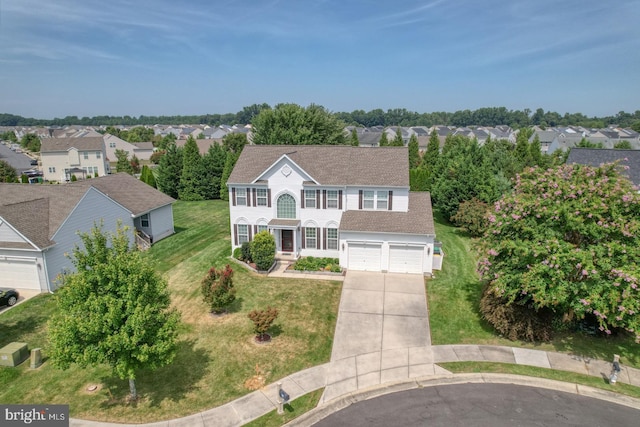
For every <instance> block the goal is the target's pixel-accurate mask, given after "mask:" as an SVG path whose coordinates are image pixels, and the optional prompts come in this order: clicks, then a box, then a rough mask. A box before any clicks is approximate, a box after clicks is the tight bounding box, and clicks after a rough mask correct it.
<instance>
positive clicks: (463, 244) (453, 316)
mask: <svg viewBox="0 0 640 427" xmlns="http://www.w3.org/2000/svg"><path fill="white" fill-rule="evenodd" d="M436 236H437V238H438V240H440V241H442V242H443V250H444V252H445V257H444V263H443V269H442V271H440V272H436V278H435V279H428V280H427V281H426V283H427V298H428V303H429V320H430V326H431V341H432V343H433V344H434V345H437V344H487V345H507V346H514V347H527V348H534V349H537V350H545V351H557V352H563V353H572V354H578V355H582V356H587V357H591V358H596V359H601V360H613V354H619V355H621V358H622V359H621V360H622V363H623V364H626V365H629V366H633V367H636V368H638V367H640V344H636V343H635V342H634V341H633V339H632V338H631V337H630V336H616V337H613V336H612V337H597V336H590V335H587V334H584V333H581V332H575V333H562V334H556V336H555V337H554V339H553V341H551V342H550V343H535V344H533V343H526V342H521V341H510V340H507V339H505V338H502V337H500V336H498V335H497V332H495V330H494V329H493V327H491V325H489V324H488V323H487V322H486V321H484V320H483V319H482V317H481V315H480V312H479V301H480V295H481V293H482V286H481V285H480V283H479V281H478V277H477V275H476V273H475V263H476V256H475V251H474V248H473V240H472V239H470V238H469V237H467V236H466V235H465V234H464V233H462V232H461V231H460V230H458V229H456V228H455V227H453V226H451V225H449V224H447V223H446V222H445V221H443V220H442V218H438V217H436Z"/></svg>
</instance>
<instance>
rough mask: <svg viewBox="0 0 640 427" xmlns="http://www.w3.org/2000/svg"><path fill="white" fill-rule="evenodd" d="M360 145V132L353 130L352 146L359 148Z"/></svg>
mask: <svg viewBox="0 0 640 427" xmlns="http://www.w3.org/2000/svg"><path fill="white" fill-rule="evenodd" d="M359 145H360V141H359V140H358V132H356V130H355V129H353V130H351V146H352V147H358V146H359Z"/></svg>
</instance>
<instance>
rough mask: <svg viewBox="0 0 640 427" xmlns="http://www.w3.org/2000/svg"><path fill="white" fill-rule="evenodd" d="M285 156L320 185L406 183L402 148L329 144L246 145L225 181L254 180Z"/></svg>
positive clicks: (405, 166) (245, 181) (391, 185)
mask: <svg viewBox="0 0 640 427" xmlns="http://www.w3.org/2000/svg"><path fill="white" fill-rule="evenodd" d="M285 154H286V155H287V156H288V157H289V158H290V159H291V160H292V161H294V162H295V163H296V164H297V165H298V166H300V167H301V168H302V169H303V170H304V171H305V172H307V173H308V174H309V175H311V177H312V178H313V179H314V180H316V181H317V182H318V183H319V184H320V185H328V186H331V185H335V186H345V185H377V186H386V187H408V186H409V157H408V151H407V149H406V148H405V147H380V148H375V149H374V148H367V147H351V146H333V145H332V146H329V145H247V146H245V147H244V149H243V150H242V154H241V155H240V158H239V159H238V161H237V163H236V165H235V167H234V169H233V172H232V173H231V175H230V176H229V179H228V183H229V184H248V183H251V182H253V181H255V180H256V179H257V178H258V177H259V176H260V175H261V174H262V173H263V172H265V171H266V170H267V169H268V168H269V167H270V166H272V165H273V164H274V163H275V162H276V161H277V160H278V159H280V158H281V157H282V156H283V155H285Z"/></svg>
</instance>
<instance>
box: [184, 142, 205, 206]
mask: <svg viewBox="0 0 640 427" xmlns="http://www.w3.org/2000/svg"><path fill="white" fill-rule="evenodd" d="M206 175H207V173H206V170H205V165H204V161H203V159H202V156H201V155H200V150H199V149H198V144H197V143H196V140H195V139H193V137H192V136H189V138H187V142H186V143H185V145H184V151H183V157H182V173H181V174H180V188H179V189H178V196H179V197H180V200H189V201H195V200H204V198H205V197H204V194H205V193H206V186H207V180H206Z"/></svg>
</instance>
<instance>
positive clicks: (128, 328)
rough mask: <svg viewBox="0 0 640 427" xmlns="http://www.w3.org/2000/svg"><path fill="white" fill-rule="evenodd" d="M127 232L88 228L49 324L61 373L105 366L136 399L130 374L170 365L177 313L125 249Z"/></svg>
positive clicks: (145, 264)
mask: <svg viewBox="0 0 640 427" xmlns="http://www.w3.org/2000/svg"><path fill="white" fill-rule="evenodd" d="M128 236H129V233H128V231H127V229H126V228H122V227H119V228H118V231H117V232H116V233H115V234H114V233H106V232H103V231H102V230H101V228H99V227H94V229H93V230H92V231H91V232H90V233H86V234H81V235H80V238H81V239H82V244H83V245H82V246H83V248H80V247H79V246H76V248H75V249H74V250H73V258H72V259H73V265H74V266H75V269H76V273H73V274H70V275H67V276H65V280H64V286H63V287H62V288H61V289H60V290H59V291H58V292H57V293H56V302H57V304H58V310H57V312H56V314H55V315H54V316H53V317H52V318H51V320H50V322H49V339H50V343H51V349H50V353H49V354H50V356H51V358H52V360H53V363H54V365H55V366H57V367H60V368H62V369H67V368H69V367H70V366H71V365H72V364H74V363H75V364H78V365H80V366H82V367H86V366H91V365H99V364H106V365H109V366H111V368H112V369H113V372H114V374H115V375H117V376H118V377H120V378H121V379H128V380H129V388H130V393H131V394H130V397H131V398H133V399H136V398H137V391H136V386H135V378H136V372H137V371H139V370H141V369H156V368H159V367H161V366H165V365H167V364H169V363H171V362H172V361H173V358H174V356H175V348H176V328H177V326H178V322H179V314H178V313H177V312H176V311H175V310H173V309H171V308H170V300H169V293H168V291H167V284H166V282H165V281H164V280H163V279H162V278H161V277H160V276H159V275H158V274H157V273H156V272H155V270H154V269H153V267H152V266H151V265H150V264H149V261H148V260H144V259H143V258H142V256H141V255H140V253H139V252H138V251H136V250H132V249H131V247H130V242H129V237H128Z"/></svg>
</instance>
